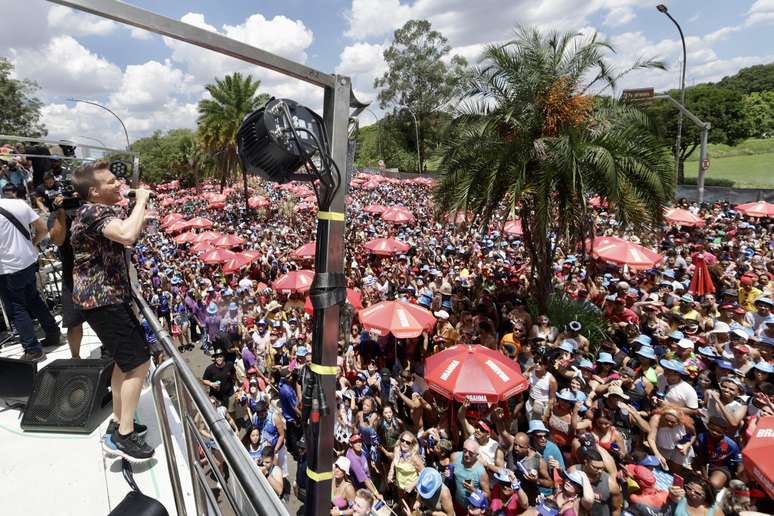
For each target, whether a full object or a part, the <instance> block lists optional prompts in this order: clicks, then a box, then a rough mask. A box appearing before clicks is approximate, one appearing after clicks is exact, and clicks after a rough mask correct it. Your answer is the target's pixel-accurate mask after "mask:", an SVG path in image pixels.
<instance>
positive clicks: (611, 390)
mask: <svg viewBox="0 0 774 516" xmlns="http://www.w3.org/2000/svg"><path fill="white" fill-rule="evenodd" d="M608 396H618V397H619V398H623V399H625V400H628V399H629V396H627V395H626V394H624V391H623V389H621V388H620V387H619V386H617V385H611V386H610V387H608V388H607V392H606V393H605V398H607V397H608Z"/></svg>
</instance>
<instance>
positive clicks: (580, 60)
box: [435, 28, 674, 309]
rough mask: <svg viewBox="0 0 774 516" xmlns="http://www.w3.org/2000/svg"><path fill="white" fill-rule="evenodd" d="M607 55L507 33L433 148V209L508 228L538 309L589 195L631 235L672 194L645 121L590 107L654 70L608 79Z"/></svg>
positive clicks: (545, 37) (578, 237)
mask: <svg viewBox="0 0 774 516" xmlns="http://www.w3.org/2000/svg"><path fill="white" fill-rule="evenodd" d="M613 51H614V50H613V48H612V47H611V46H610V45H609V44H608V43H605V42H603V41H600V40H599V39H598V37H597V35H596V34H595V35H593V36H590V37H583V36H582V35H580V34H574V33H563V34H560V33H550V34H543V33H541V32H539V31H538V30H536V29H523V28H522V29H518V30H517V32H516V38H515V39H514V40H513V41H510V42H508V43H505V44H503V45H493V46H489V47H488V48H487V49H486V50H485V52H484V54H483V58H482V62H481V64H480V66H479V67H478V68H477V69H476V71H475V73H474V75H473V78H472V79H471V82H470V86H469V89H468V91H467V93H466V94H465V95H464V96H463V98H462V100H461V101H460V104H459V106H458V108H457V113H456V115H457V117H456V119H455V121H454V123H453V124H452V129H451V131H450V135H449V137H448V139H447V141H446V142H445V145H444V153H443V160H442V163H441V171H440V173H441V176H440V181H439V184H438V186H437V187H436V191H435V198H436V206H437V208H438V209H439V210H440V211H442V212H449V211H453V210H456V209H464V210H471V211H473V212H474V213H480V214H482V217H481V219H482V221H483V223H484V224H487V223H488V222H489V221H490V219H491V218H492V216H493V214H494V213H495V210H497V209H498V208H504V209H506V210H507V212H508V214H509V215H512V216H514V215H515V216H518V217H520V218H521V220H522V225H523V228H524V241H525V246H526V250H527V252H528V255H529V259H530V262H531V274H532V281H531V287H532V290H533V293H534V295H535V297H536V299H537V301H538V305H539V307H540V308H541V309H545V307H546V305H547V301H548V298H549V295H550V293H551V290H552V285H551V278H552V264H553V260H554V257H555V252H556V249H557V247H558V246H560V245H564V246H566V247H567V248H568V249H575V248H577V246H578V244H580V243H582V242H583V241H584V240H585V239H586V238H588V237H590V236H592V234H593V227H592V217H591V214H590V210H589V205H588V202H587V199H588V197H589V196H590V195H591V194H592V193H593V194H597V195H600V196H602V197H604V198H607V199H608V202H609V203H610V205H611V208H612V209H615V210H616V215H617V218H618V220H620V221H622V222H623V223H624V224H627V225H628V226H629V227H631V228H633V229H635V230H641V229H642V228H646V227H651V226H653V225H654V224H656V223H657V222H658V221H659V220H660V218H661V216H662V211H663V210H662V208H663V206H664V204H665V203H666V202H667V201H668V200H669V199H671V197H672V193H673V190H674V177H673V173H672V171H673V168H672V165H671V164H670V155H669V152H668V150H667V149H666V148H665V147H664V146H663V145H661V144H660V142H659V141H658V139H657V138H656V136H655V133H654V131H653V129H654V128H653V127H652V126H651V123H650V121H649V120H648V118H647V117H646V116H645V115H644V114H643V113H642V112H641V111H639V110H638V109H636V108H634V107H632V106H628V105H624V104H621V103H619V102H616V101H615V100H613V99H611V98H609V97H603V96H601V93H602V92H604V91H605V90H606V89H607V88H614V87H615V85H616V81H617V80H618V79H619V78H620V77H622V76H623V75H624V74H626V73H628V72H629V71H631V70H634V69H637V68H662V69H663V68H664V65H663V64H661V63H660V62H657V61H652V60H638V61H636V62H635V63H634V64H633V65H632V66H631V67H629V68H627V69H626V70H623V71H620V72H619V71H616V70H615V69H614V68H613V67H612V66H611V65H610V63H609V62H608V60H607V56H608V55H609V54H610V53H612V52H613ZM592 90H596V92H595V94H593V95H592V94H591V93H590V92H591V91H592ZM580 247H581V249H584V246H582V245H581V246H580Z"/></svg>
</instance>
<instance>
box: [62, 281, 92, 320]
mask: <svg viewBox="0 0 774 516" xmlns="http://www.w3.org/2000/svg"><path fill="white" fill-rule="evenodd" d="M85 321H86V319H85V318H84V316H83V311H82V310H81V309H80V308H79V307H78V305H76V304H75V303H74V302H73V291H72V290H70V288H69V287H68V286H67V285H65V284H64V283H62V328H74V327H76V326H80V325H81V324H83V323H84V322H85Z"/></svg>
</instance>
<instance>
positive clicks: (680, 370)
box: [654, 360, 699, 414]
mask: <svg viewBox="0 0 774 516" xmlns="http://www.w3.org/2000/svg"><path fill="white" fill-rule="evenodd" d="M659 364H660V365H661V367H662V368H663V370H664V372H663V373H662V374H661V375H660V376H659V377H658V382H657V384H656V387H657V389H658V393H660V394H663V396H664V402H665V403H667V404H669V405H672V406H674V407H677V408H680V409H681V410H683V412H686V413H688V414H695V413H696V412H697V411H698V410H699V398H698V396H697V394H696V389H694V388H693V385H691V384H690V383H688V382H686V381H685V380H684V379H683V376H682V375H684V374H685V368H684V367H683V364H682V363H681V362H680V361H678V360H661V361H660V362H659ZM654 403H658V401H654Z"/></svg>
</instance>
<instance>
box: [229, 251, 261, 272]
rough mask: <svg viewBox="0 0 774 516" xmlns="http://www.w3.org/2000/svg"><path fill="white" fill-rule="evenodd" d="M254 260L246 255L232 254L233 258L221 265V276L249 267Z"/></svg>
mask: <svg viewBox="0 0 774 516" xmlns="http://www.w3.org/2000/svg"><path fill="white" fill-rule="evenodd" d="M253 260H255V258H253V257H252V256H250V255H249V254H247V253H234V257H233V258H231V259H230V260H229V261H227V262H224V263H223V274H231V273H234V272H237V271H238V270H239V269H241V268H242V267H244V266H246V265H249V264H250V263H252V262H253Z"/></svg>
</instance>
